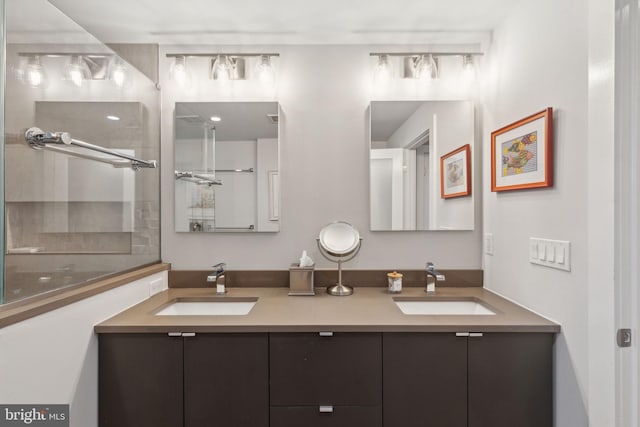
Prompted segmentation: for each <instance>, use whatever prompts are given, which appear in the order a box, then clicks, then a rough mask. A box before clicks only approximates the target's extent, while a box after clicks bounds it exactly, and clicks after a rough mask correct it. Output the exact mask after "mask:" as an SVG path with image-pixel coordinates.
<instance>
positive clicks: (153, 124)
mask: <svg viewBox="0 0 640 427" xmlns="http://www.w3.org/2000/svg"><path fill="white" fill-rule="evenodd" d="M36 2H37V5H36V4H35V3H36ZM3 3H4V0H0V4H3ZM34 6H37V7H34ZM2 17H3V18H4V19H5V23H6V25H5V24H4V23H3V28H2V31H1V32H0V34H1V35H0V37H2V38H3V41H5V40H6V44H5V43H2V47H1V48H0V49H1V53H2V54H3V55H2V60H1V61H0V63H1V65H0V66H2V67H4V70H6V72H2V83H3V85H2V89H0V90H1V91H2V92H1V96H0V98H1V100H0V105H2V104H4V106H5V107H6V108H5V109H4V114H2V116H1V117H2V120H0V127H2V131H1V132H0V133H1V136H2V138H3V141H2V147H1V148H2V149H1V150H0V152H1V155H2V156H3V157H4V165H5V166H4V168H3V169H2V170H3V173H2V177H1V179H2V180H3V182H2V183H1V184H2V185H0V195H2V203H3V205H2V206H3V208H4V209H3V211H4V215H2V216H1V219H0V221H2V223H0V225H1V226H2V230H3V231H4V233H0V236H2V237H4V240H3V241H1V242H0V243H1V245H2V247H3V248H4V251H3V256H2V257H1V260H0V262H1V263H2V264H3V265H2V272H3V274H4V287H3V289H2V292H1V296H0V298H2V299H3V302H4V303H12V302H15V301H18V300H24V299H26V298H29V297H33V296H36V295H41V294H45V293H50V292H59V290H60V289H61V288H67V287H73V286H82V285H83V284H86V283H88V282H91V281H93V280H95V279H97V278H100V277H104V276H106V275H110V274H114V273H118V272H122V271H126V270H130V269H133V268H136V267H139V266H142V265H146V264H150V263H154V262H157V261H159V260H160V208H159V199H160V191H159V187H160V181H159V168H158V167H159V155H160V117H159V115H160V108H159V90H158V88H157V85H156V82H155V81H152V80H151V79H150V78H149V77H147V76H146V75H145V74H143V73H142V72H140V71H138V70H137V69H136V68H135V67H133V66H132V65H130V64H129V63H128V62H127V61H126V58H123V57H121V56H119V55H118V53H117V52H115V51H114V50H112V49H110V48H109V47H107V46H106V45H105V44H103V43H101V42H100V41H99V40H97V39H95V38H94V37H93V36H92V35H91V34H89V33H87V32H86V31H85V30H83V29H82V28H81V27H79V26H78V25H77V24H75V23H74V22H73V21H72V20H71V19H69V18H68V17H66V16H65V15H64V14H63V13H61V12H60V11H59V10H58V9H56V8H55V7H53V6H52V5H51V4H50V3H49V2H46V1H37V0H27V1H9V2H7V4H6V11H5V12H4V13H2ZM43 22H46V23H47V25H46V26H42V25H36V24H35V23H43ZM116 48H117V47H116ZM154 49H155V47H153V46H149V52H151V53H153V52H154ZM148 57H149V58H150V59H149V60H150V61H153V59H152V58H153V54H151V55H149V56H148ZM0 108H2V107H0Z"/></svg>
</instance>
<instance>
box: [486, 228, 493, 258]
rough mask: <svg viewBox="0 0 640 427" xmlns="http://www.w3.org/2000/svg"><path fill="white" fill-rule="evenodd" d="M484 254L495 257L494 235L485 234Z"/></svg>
mask: <svg viewBox="0 0 640 427" xmlns="http://www.w3.org/2000/svg"><path fill="white" fill-rule="evenodd" d="M484 253H485V254H487V255H493V233H484Z"/></svg>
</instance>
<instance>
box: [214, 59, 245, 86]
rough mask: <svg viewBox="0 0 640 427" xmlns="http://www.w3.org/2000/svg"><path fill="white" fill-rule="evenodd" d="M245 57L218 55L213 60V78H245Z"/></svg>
mask: <svg viewBox="0 0 640 427" xmlns="http://www.w3.org/2000/svg"><path fill="white" fill-rule="evenodd" d="M244 66H245V60H244V58H240V57H235V56H229V55H218V56H216V57H215V58H214V59H212V60H211V78H212V79H213V80H244V79H245V72H244Z"/></svg>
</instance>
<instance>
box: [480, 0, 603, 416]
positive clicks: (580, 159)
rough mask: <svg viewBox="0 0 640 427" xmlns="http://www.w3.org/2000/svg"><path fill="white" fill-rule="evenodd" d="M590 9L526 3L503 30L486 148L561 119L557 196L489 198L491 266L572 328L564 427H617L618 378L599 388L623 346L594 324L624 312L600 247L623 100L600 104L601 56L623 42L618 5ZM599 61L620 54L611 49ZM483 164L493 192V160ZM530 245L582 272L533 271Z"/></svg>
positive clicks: (558, 364)
mask: <svg viewBox="0 0 640 427" xmlns="http://www.w3.org/2000/svg"><path fill="white" fill-rule="evenodd" d="M596 3H600V4H598V5H596ZM590 4H591V7H593V10H597V12H596V15H595V16H593V15H592V17H591V18H592V19H591V20H588V18H589V16H588V12H589V7H588V6H587V5H585V4H584V3H582V2H578V1H572V0H541V1H537V2H520V3H519V4H518V6H517V7H516V8H514V11H513V12H512V13H510V14H509V16H508V17H507V18H506V19H505V21H504V22H503V23H502V25H500V26H499V27H498V28H497V29H496V30H495V32H494V38H493V42H492V46H491V49H490V51H489V52H488V55H487V56H488V59H489V63H488V64H487V65H488V66H487V67H486V68H485V70H484V73H485V85H484V88H483V89H484V94H483V114H484V120H483V122H484V132H483V137H484V144H483V145H484V147H490V142H491V141H490V132H491V131H492V130H495V129H498V128H500V127H502V126H504V125H507V124H509V123H512V122H514V121H516V120H518V119H520V118H523V117H526V116H528V115H530V114H532V113H535V112H537V111H540V110H542V109H544V108H545V107H547V106H550V107H553V108H554V133H555V135H554V143H555V148H554V157H555V160H554V161H555V168H554V173H555V177H554V181H555V183H554V186H553V188H550V189H540V190H528V191H514V192H504V193H492V192H485V195H484V199H483V210H484V214H483V217H484V231H485V232H488V233H493V236H494V255H493V256H488V255H487V256H485V257H484V268H485V286H486V287H488V288H489V289H492V290H494V291H496V292H498V293H500V294H502V295H505V296H507V297H509V298H511V299H514V300H516V301H518V302H520V303H522V304H524V305H526V306H528V307H529V308H531V309H533V310H535V311H537V312H539V313H541V314H543V315H546V316H548V317H550V318H552V319H554V320H556V321H558V322H559V323H560V324H561V325H562V333H561V334H560V335H559V336H558V337H557V339H556V342H555V346H554V370H555V376H554V399H555V413H554V418H555V424H554V425H555V426H556V427H577V426H586V425H588V424H589V425H594V426H603V427H605V426H613V425H614V424H613V423H614V418H613V413H612V412H611V402H612V400H611V399H612V398H611V397H610V396H611V394H612V393H613V389H612V388H607V387H603V388H600V386H601V385H602V386H610V385H611V384H610V383H608V382H607V379H610V378H611V376H610V375H609V374H607V373H605V374H604V381H598V382H597V383H593V384H592V383H591V381H590V379H591V378H592V377H593V376H594V374H597V372H598V368H597V367H596V366H595V365H593V364H592V361H593V360H598V361H599V362H600V363H602V365H601V366H600V367H599V369H601V370H602V372H608V371H609V366H608V365H607V363H610V362H612V360H611V359H610V358H607V357H606V353H607V352H608V351H610V350H609V349H612V348H613V345H614V340H613V335H612V330H608V329H607V330H606V331H605V332H604V334H603V333H601V331H599V330H598V328H599V327H598V326H597V325H596V324H595V322H593V319H594V315H595V314H596V313H598V316H596V317H595V318H597V319H599V320H603V319H606V318H607V313H609V314H610V313H611V312H612V309H613V308H612V306H611V305H610V304H609V301H608V298H607V295H609V294H610V293H611V292H612V289H613V282H612V278H613V276H612V274H607V273H608V272H612V257H611V254H612V253H613V246H612V245H611V241H610V239H607V238H605V239H599V237H601V236H607V234H608V235H612V233H613V216H612V207H613V204H612V199H611V196H612V194H613V181H612V179H610V175H611V173H612V170H613V163H612V162H611V153H612V152H613V143H612V132H611V133H609V132H607V130H610V128H609V125H610V118H609V117H608V116H610V115H611V114H612V109H611V108H610V100H607V99H606V98H607V96H612V92H609V93H607V92H606V91H604V92H601V95H600V96H592V95H593V93H592V92H590V90H591V89H593V86H592V85H593V83H594V81H597V79H598V78H600V79H602V81H601V82H599V83H607V81H610V80H608V79H610V76H608V75H606V74H601V75H597V76H594V75H593V72H594V69H593V68H592V67H591V64H590V62H591V58H590V55H592V52H591V47H592V45H591V43H592V42H594V41H596V40H597V38H598V37H604V40H607V39H610V38H611V34H610V31H612V28H613V27H612V21H610V20H607V19H606V18H610V17H611V14H612V13H613V2H612V1H607V2H598V1H593V2H590ZM593 10H592V12H593ZM596 16H598V18H596ZM600 16H602V17H603V18H604V19H600ZM607 49H608V50H607ZM599 53H601V54H604V56H606V55H611V54H612V50H611V48H608V47H607V45H606V42H605V43H603V46H602V47H601V48H600V51H599ZM605 71H606V70H605ZM588 73H589V74H588ZM594 77H595V78H596V80H594ZM603 100H604V103H600V102H601V101H603ZM596 111H597V113H595V112H596ZM594 113H595V114H594ZM594 132H595V134H597V135H599V136H600V137H597V138H596V137H595V134H594ZM483 158H484V161H483V165H484V174H483V175H484V179H483V181H484V187H485V188H489V187H490V164H491V162H490V152H489V149H488V148H485V151H484V155H483ZM597 159H598V160H597ZM592 184H593V185H594V188H591V185H592ZM595 187H597V188H598V190H595ZM610 210H611V212H610ZM529 237H541V238H550V239H559V240H569V241H571V256H572V259H571V263H572V266H571V272H564V271H561V270H552V269H548V268H544V267H540V266H536V265H533V264H530V263H529V262H528V254H529V245H528V239H529ZM599 255H605V256H603V257H599ZM594 288H595V289H598V290H600V292H591V291H590V290H591V289H594ZM596 294H600V295H599V296H598V295H596ZM594 297H595V298H594ZM600 297H604V299H600ZM590 320H591V321H590ZM606 328H607V326H605V329H606ZM592 332H597V333H596V334H595V335H593V334H592ZM603 349H604V350H603ZM603 352H604V354H605V357H599V355H600V354H602V353H603ZM594 387H595V388H594Z"/></svg>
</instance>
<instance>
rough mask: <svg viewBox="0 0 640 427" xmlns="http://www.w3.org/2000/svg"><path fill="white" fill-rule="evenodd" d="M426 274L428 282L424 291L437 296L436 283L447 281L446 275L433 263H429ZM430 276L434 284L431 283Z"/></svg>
mask: <svg viewBox="0 0 640 427" xmlns="http://www.w3.org/2000/svg"><path fill="white" fill-rule="evenodd" d="M426 273H427V280H426V288H425V290H424V291H425V292H426V293H428V294H435V293H436V282H440V281H443V280H445V277H444V274H442V273H440V272H439V271H438V270H436V267H435V265H433V263H432V262H428V263H427V268H426ZM429 276H431V277H433V283H429Z"/></svg>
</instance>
